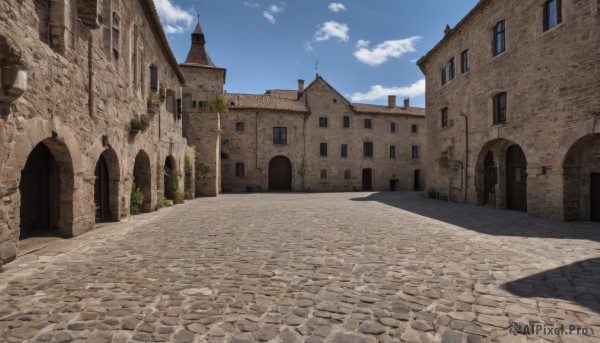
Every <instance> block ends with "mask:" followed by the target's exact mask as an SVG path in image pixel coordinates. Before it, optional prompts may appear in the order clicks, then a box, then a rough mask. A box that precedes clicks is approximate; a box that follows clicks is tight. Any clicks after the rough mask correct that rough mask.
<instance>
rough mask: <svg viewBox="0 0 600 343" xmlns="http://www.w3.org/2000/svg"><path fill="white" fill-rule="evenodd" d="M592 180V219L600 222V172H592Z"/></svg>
mask: <svg viewBox="0 0 600 343" xmlns="http://www.w3.org/2000/svg"><path fill="white" fill-rule="evenodd" d="M590 181H591V189H590V194H591V203H592V211H591V219H592V221H594V222H600V173H592V174H591V175H590Z"/></svg>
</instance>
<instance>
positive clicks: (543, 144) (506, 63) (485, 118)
mask: <svg viewBox="0 0 600 343" xmlns="http://www.w3.org/2000/svg"><path fill="white" fill-rule="evenodd" d="M544 3H545V1H541V0H536V1H489V2H487V5H485V6H484V7H483V9H482V10H481V11H479V12H478V13H476V14H474V15H473V16H472V18H471V19H470V20H468V21H467V22H466V23H465V24H464V25H462V26H460V27H458V28H456V29H455V30H457V31H456V32H451V33H450V34H449V35H448V36H447V39H446V40H445V41H444V42H443V43H442V44H441V45H440V47H439V48H438V49H437V50H435V51H433V52H432V53H430V55H429V56H428V57H427V58H426V60H422V61H421V67H422V68H423V69H424V70H425V72H426V78H427V101H426V108H427V153H426V158H427V164H426V166H427V174H428V175H427V190H428V194H430V195H432V196H438V197H440V198H445V199H449V200H452V201H460V202H463V201H465V192H467V194H466V202H467V203H469V204H482V201H483V198H484V197H483V196H482V192H483V189H482V188H483V180H482V178H483V176H482V173H483V160H484V158H485V155H486V153H487V151H489V150H494V152H495V153H494V158H495V165H496V166H497V173H498V174H499V176H500V178H499V180H498V181H499V182H498V185H497V188H498V191H497V192H496V196H495V201H494V203H493V204H492V206H495V207H497V208H505V207H506V180H505V179H504V180H503V179H502V175H503V174H505V173H506V155H505V154H506V151H507V149H508V147H509V146H510V145H513V144H517V145H519V146H520V147H521V148H522V149H523V151H524V153H525V156H526V158H527V205H528V206H527V207H528V212H529V213H530V214H532V215H535V216H542V217H547V218H554V219H565V218H566V217H565V211H567V209H565V206H564V201H563V194H564V193H568V192H570V190H569V189H564V188H563V186H564V187H571V186H567V185H566V184H565V177H564V171H563V170H564V169H563V161H564V160H565V157H567V155H566V154H567V152H568V151H569V149H570V148H571V147H572V146H573V144H574V143H575V142H576V141H578V140H579V139H581V138H583V137H586V136H588V135H591V134H593V133H598V132H600V131H598V130H600V126H599V125H598V123H597V122H598V118H599V117H600V83H599V82H598V75H599V74H598V71H599V70H600V55H599V54H598V49H599V45H600V13H599V7H600V5H599V4H598V2H597V1H592V0H581V1H563V2H562V6H563V7H562V17H563V21H562V23H561V24H559V25H557V26H556V27H554V28H552V29H550V30H548V31H546V32H544V30H543V4H544ZM500 20H505V21H506V51H505V52H504V53H501V54H499V55H497V56H493V53H492V28H493V27H494V26H495V25H496V23H498V22H499V21H500ZM465 49H469V55H470V61H471V63H470V64H471V69H470V71H469V72H468V73H465V74H461V70H460V56H461V52H462V51H464V50H465ZM452 57H454V58H455V61H456V75H457V76H456V79H455V80H453V81H449V82H448V83H447V84H446V85H445V86H442V85H441V76H440V75H441V74H440V70H441V69H442V68H443V67H447V63H448V61H449V60H450V58H452ZM500 92H506V93H507V96H508V99H507V100H508V101H507V102H508V105H507V119H506V122H505V123H502V124H494V123H493V100H492V99H493V97H494V95H496V94H498V93H500ZM444 107H448V109H449V126H448V127H446V128H442V127H441V125H440V123H441V120H440V112H441V110H442V108H444ZM461 113H462V114H464V115H466V116H467V117H468V125H469V128H468V155H467V156H468V162H467V161H465V160H466V156H465V119H464V118H463V117H462V116H461V115H460V114H461ZM465 164H466V165H467V168H466V172H465V170H464V169H462V168H463V167H462V166H464V165H465ZM596 166H597V168H595V169H596V170H598V169H599V168H598V163H596ZM465 177H466V182H464V181H462V180H464V178H465ZM587 177H588V178H589V173H588V175H587ZM582 181H583V180H582ZM585 206H587V205H585ZM587 212H588V213H589V210H587ZM585 213H586V212H585V211H583V210H582V211H581V215H580V216H579V218H580V219H585V220H589V215H586V214H585Z"/></svg>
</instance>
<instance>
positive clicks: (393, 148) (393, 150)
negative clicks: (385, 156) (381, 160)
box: [390, 145, 396, 158]
mask: <svg viewBox="0 0 600 343" xmlns="http://www.w3.org/2000/svg"><path fill="white" fill-rule="evenodd" d="M390 158H396V146H394V145H392V146H390Z"/></svg>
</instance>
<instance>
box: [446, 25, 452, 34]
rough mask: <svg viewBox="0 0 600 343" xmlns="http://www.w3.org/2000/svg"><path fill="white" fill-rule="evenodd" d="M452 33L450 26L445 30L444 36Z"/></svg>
mask: <svg viewBox="0 0 600 343" xmlns="http://www.w3.org/2000/svg"><path fill="white" fill-rule="evenodd" d="M450 31H452V29H451V28H450V25H446V28H445V29H444V35H447V34H448V32H450Z"/></svg>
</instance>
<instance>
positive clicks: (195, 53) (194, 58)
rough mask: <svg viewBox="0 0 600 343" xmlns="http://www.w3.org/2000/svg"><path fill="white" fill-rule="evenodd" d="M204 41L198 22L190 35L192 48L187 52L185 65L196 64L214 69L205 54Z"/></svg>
mask: <svg viewBox="0 0 600 343" xmlns="http://www.w3.org/2000/svg"><path fill="white" fill-rule="evenodd" d="M205 45H206V39H205V38H204V32H202V28H201V27H200V21H199V20H198V24H196V29H195V30H194V32H193V33H192V46H191V47H190V52H188V55H187V58H186V59H185V64H197V65H202V66H209V67H214V66H215V65H214V64H213V62H212V60H211V59H210V56H208V53H207V52H206V48H205Z"/></svg>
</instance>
